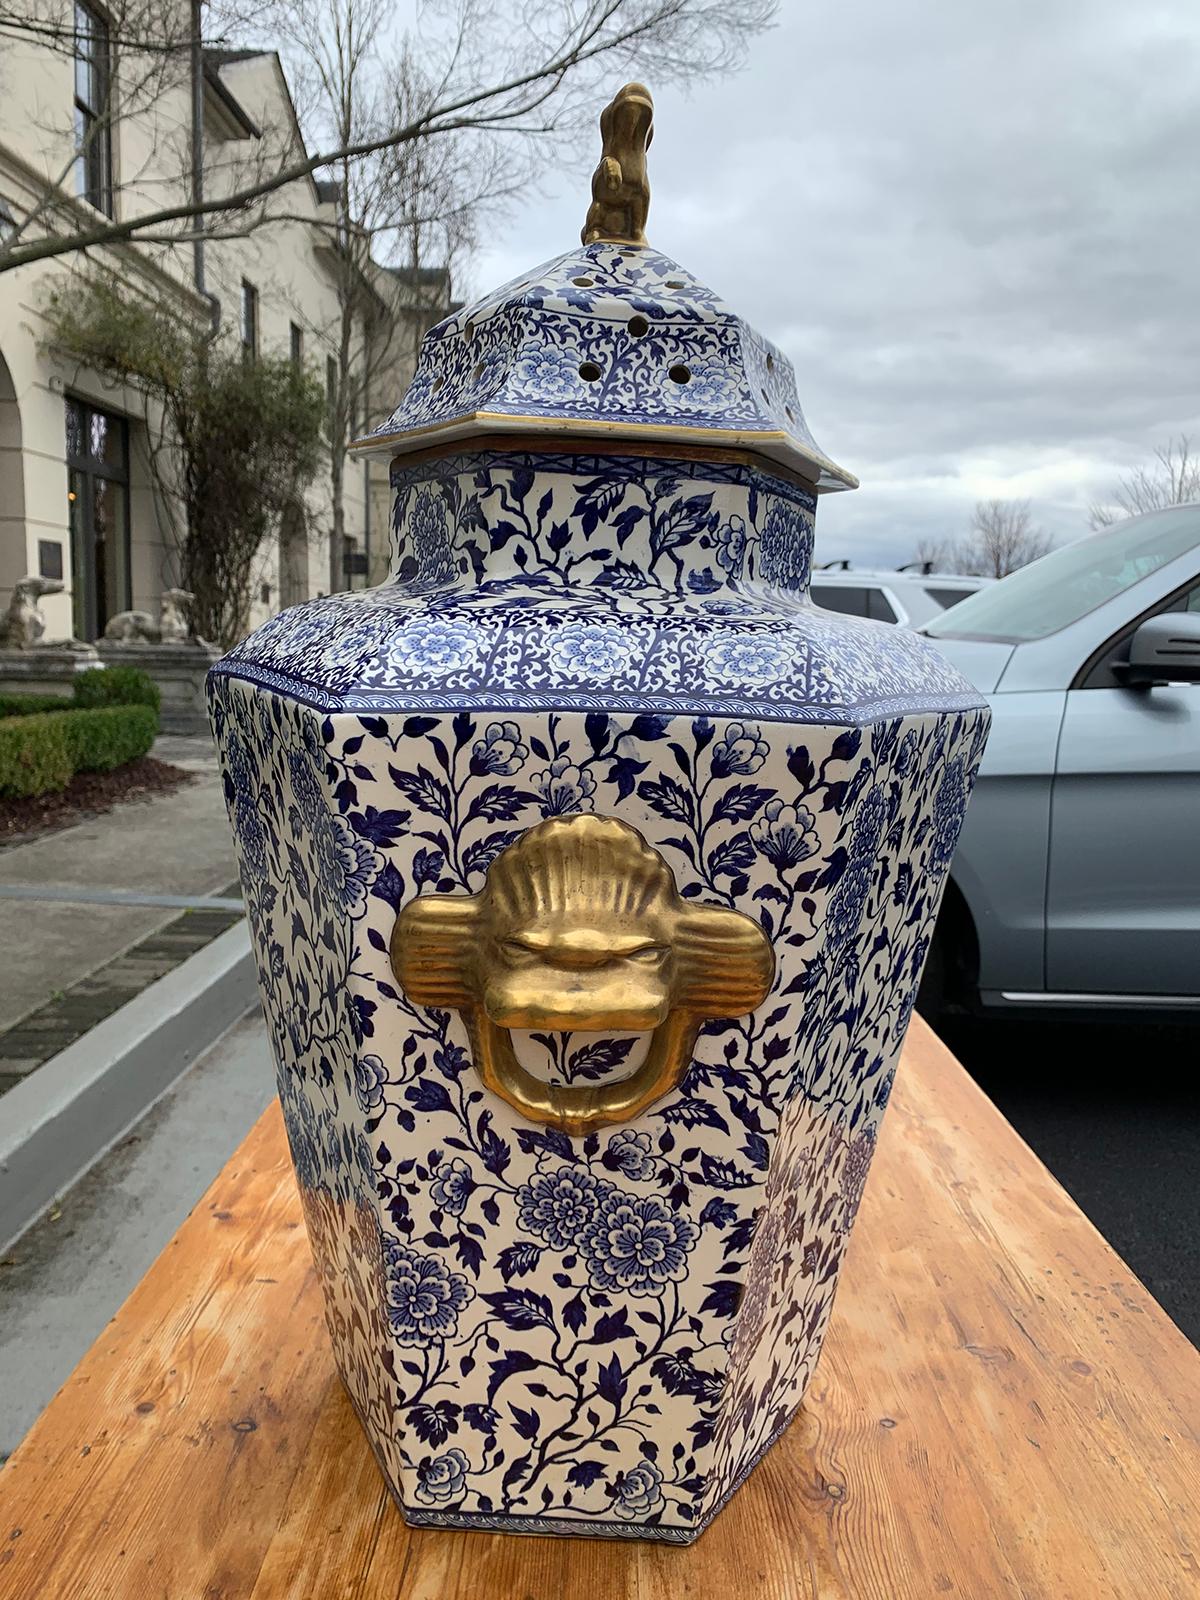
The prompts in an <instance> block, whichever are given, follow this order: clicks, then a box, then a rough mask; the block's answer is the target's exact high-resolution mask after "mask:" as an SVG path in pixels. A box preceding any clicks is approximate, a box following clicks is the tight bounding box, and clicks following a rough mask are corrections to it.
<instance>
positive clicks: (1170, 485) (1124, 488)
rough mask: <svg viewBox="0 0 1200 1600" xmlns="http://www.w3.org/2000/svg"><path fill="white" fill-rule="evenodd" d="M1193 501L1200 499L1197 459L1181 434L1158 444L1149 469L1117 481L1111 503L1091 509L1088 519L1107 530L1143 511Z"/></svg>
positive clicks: (1189, 441)
mask: <svg viewBox="0 0 1200 1600" xmlns="http://www.w3.org/2000/svg"><path fill="white" fill-rule="evenodd" d="M1193 500H1200V456H1197V455H1196V453H1195V451H1194V449H1193V447H1192V441H1191V439H1190V438H1189V437H1188V435H1187V434H1186V433H1181V434H1180V435H1179V437H1178V439H1168V440H1167V442H1166V444H1161V445H1159V447H1158V449H1157V450H1155V452H1154V460H1153V463H1152V464H1151V465H1150V466H1148V467H1138V468H1137V469H1136V470H1135V471H1133V472H1127V473H1125V474H1124V476H1123V477H1121V478H1119V479H1118V480H1117V485H1116V488H1115V489H1114V490H1113V492H1112V499H1111V501H1110V502H1109V503H1108V504H1107V505H1095V506H1093V507H1092V509H1091V512H1090V514H1089V517H1088V520H1089V521H1090V522H1091V525H1092V527H1093V528H1109V527H1111V526H1112V524H1113V523H1114V522H1124V520H1125V518H1126V517H1136V516H1140V515H1141V513H1142V512H1143V511H1162V510H1164V509H1165V508H1166V507H1167V506H1182V505H1188V504H1189V503H1190V502H1191V501H1193Z"/></svg>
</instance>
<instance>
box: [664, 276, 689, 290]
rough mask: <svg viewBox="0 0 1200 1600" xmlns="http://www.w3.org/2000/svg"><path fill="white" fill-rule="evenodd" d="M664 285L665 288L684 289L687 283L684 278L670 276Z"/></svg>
mask: <svg viewBox="0 0 1200 1600" xmlns="http://www.w3.org/2000/svg"><path fill="white" fill-rule="evenodd" d="M663 287H664V288H665V289H684V288H686V287H687V285H686V284H685V283H684V281H683V279H682V278H668V279H667V281H666V283H665V284H664V285H663Z"/></svg>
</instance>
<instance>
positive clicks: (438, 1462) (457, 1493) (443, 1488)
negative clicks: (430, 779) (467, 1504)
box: [417, 1445, 471, 1506]
mask: <svg viewBox="0 0 1200 1600" xmlns="http://www.w3.org/2000/svg"><path fill="white" fill-rule="evenodd" d="M470 1470H471V1463H470V1462H469V1461H468V1460H467V1458H466V1456H465V1455H464V1454H463V1452H462V1451H461V1450H460V1449H459V1448H458V1446H457V1445H456V1446H455V1447H454V1449H453V1450H447V1451H446V1453H445V1454H444V1455H440V1456H434V1457H433V1459H432V1460H431V1461H424V1462H422V1463H421V1465H420V1466H419V1467H418V1468H417V1499H418V1500H420V1501H421V1502H422V1503H423V1504H424V1505H427V1506H444V1505H449V1504H450V1503H451V1502H452V1501H454V1500H461V1499H462V1497H463V1495H464V1494H465V1493H466V1490H467V1473H468V1472H469V1471H470Z"/></svg>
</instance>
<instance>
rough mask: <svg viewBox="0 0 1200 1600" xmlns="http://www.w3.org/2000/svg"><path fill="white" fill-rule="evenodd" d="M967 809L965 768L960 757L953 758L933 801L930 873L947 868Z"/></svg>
mask: <svg viewBox="0 0 1200 1600" xmlns="http://www.w3.org/2000/svg"><path fill="white" fill-rule="evenodd" d="M966 809H967V771H966V765H965V763H964V761H963V758H962V756H955V758H954V760H953V761H952V762H951V763H950V765H949V766H948V767H947V768H946V770H945V772H944V773H943V774H942V781H941V782H940V783H939V784H938V787H937V794H936V795H934V798H933V847H932V849H931V851H930V855H929V866H930V870H931V871H933V872H935V873H938V874H939V875H940V874H941V873H943V872H945V870H946V868H947V867H948V866H949V865H950V858H951V856H953V854H954V846H955V845H956V844H957V843H958V835H959V830H960V829H961V828H962V820H963V813H964V812H965V811H966Z"/></svg>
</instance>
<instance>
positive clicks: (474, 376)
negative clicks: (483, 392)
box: [471, 361, 483, 383]
mask: <svg viewBox="0 0 1200 1600" xmlns="http://www.w3.org/2000/svg"><path fill="white" fill-rule="evenodd" d="M482 377H483V362H482V361H477V362H476V363H475V365H474V367H473V368H472V369H471V382H472V383H478V381H479V379H480V378H482Z"/></svg>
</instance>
